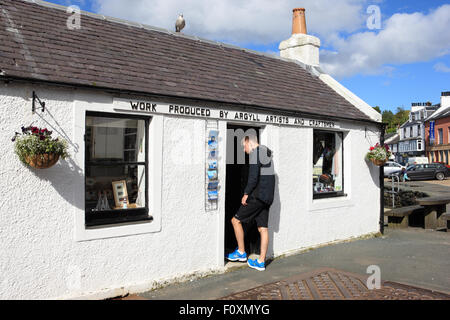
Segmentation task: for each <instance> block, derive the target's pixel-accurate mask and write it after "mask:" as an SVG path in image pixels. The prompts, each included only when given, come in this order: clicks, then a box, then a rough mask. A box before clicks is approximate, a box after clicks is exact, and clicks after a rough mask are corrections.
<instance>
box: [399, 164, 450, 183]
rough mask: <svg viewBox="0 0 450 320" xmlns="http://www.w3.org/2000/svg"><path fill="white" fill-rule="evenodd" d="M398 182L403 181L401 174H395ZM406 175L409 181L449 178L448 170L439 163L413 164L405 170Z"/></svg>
mask: <svg viewBox="0 0 450 320" xmlns="http://www.w3.org/2000/svg"><path fill="white" fill-rule="evenodd" d="M395 174H396V175H398V176H399V178H400V180H403V173H402V172H401V171H400V172H396V173H395ZM406 174H407V175H408V178H409V179H411V180H430V179H438V180H444V179H445V177H449V176H450V169H448V168H447V167H446V166H445V165H443V164H441V163H426V164H414V165H412V166H409V167H408V168H407V169H406Z"/></svg>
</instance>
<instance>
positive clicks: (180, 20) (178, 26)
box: [175, 13, 186, 32]
mask: <svg viewBox="0 0 450 320" xmlns="http://www.w3.org/2000/svg"><path fill="white" fill-rule="evenodd" d="M185 25H186V21H185V20H184V18H183V14H182V13H180V15H179V16H178V19H177V21H176V22H175V32H180V31H181V30H182V29H183V28H184V26H185Z"/></svg>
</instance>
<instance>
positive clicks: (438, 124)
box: [425, 116, 450, 164]
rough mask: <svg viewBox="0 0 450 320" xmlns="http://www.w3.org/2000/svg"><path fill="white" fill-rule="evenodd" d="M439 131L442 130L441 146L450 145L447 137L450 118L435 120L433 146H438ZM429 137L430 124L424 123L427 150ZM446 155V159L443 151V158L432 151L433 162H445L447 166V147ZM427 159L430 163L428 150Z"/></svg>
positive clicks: (449, 148) (448, 150)
mask: <svg viewBox="0 0 450 320" xmlns="http://www.w3.org/2000/svg"><path fill="white" fill-rule="evenodd" d="M439 129H442V137H443V142H442V144H444V145H445V144H447V145H448V144H450V137H449V134H450V133H449V130H450V116H449V117H445V118H441V119H437V120H435V123H434V138H435V140H434V141H435V145H438V144H440V141H439V133H438V132H439V131H438V130H439ZM429 136H430V122H429V121H427V122H425V141H426V145H427V149H428V143H429ZM446 149H447V154H448V156H447V157H446V153H445V151H444V152H443V156H441V154H440V152H439V151H433V153H434V159H433V160H434V161H441V162H446V163H447V164H449V162H450V159H448V158H450V146H448V147H447V148H446ZM427 157H428V160H429V161H430V162H431V161H432V159H431V152H430V151H429V150H427Z"/></svg>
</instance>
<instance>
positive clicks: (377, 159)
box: [366, 143, 392, 166]
mask: <svg viewBox="0 0 450 320" xmlns="http://www.w3.org/2000/svg"><path fill="white" fill-rule="evenodd" d="M391 154H392V153H391V151H390V150H389V147H388V146H387V145H386V144H385V145H384V146H381V145H380V144H379V143H377V144H376V145H375V146H373V147H370V150H369V152H368V153H367V154H366V158H367V159H368V160H370V161H372V163H373V164H374V165H376V166H383V165H384V164H385V163H386V161H388V159H389V157H390V156H391Z"/></svg>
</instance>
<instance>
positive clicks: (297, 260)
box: [126, 179, 450, 300]
mask: <svg viewBox="0 0 450 320" xmlns="http://www.w3.org/2000/svg"><path fill="white" fill-rule="evenodd" d="M385 183H386V185H388V184H389V183H390V182H389V181H388V180H386V181H385ZM400 187H401V188H404V189H411V190H419V191H422V192H426V193H428V194H429V195H430V196H434V195H443V194H444V193H446V194H449V192H450V179H446V180H444V181H439V183H436V182H435V181H408V182H406V183H400ZM236 265H237V266H236ZM373 265H375V266H377V267H379V270H380V273H381V280H382V281H383V282H384V281H388V282H389V281H392V282H395V283H401V284H405V285H409V286H414V287H419V288H424V289H428V290H435V291H438V292H441V293H446V294H450V233H448V232H445V231H434V230H425V229H422V228H407V229H389V228H387V227H386V228H385V234H384V235H382V236H378V237H373V238H369V239H359V240H353V241H349V242H343V243H338V244H333V245H329V246H325V247H320V248H316V249H311V250H309V251H306V252H302V253H299V254H295V255H291V256H288V257H279V258H276V259H274V260H273V261H269V262H268V263H267V265H266V270H265V271H262V272H261V271H256V270H254V269H250V268H248V267H247V265H246V263H242V264H241V266H239V264H238V263H234V264H233V267H232V268H230V269H229V271H228V272H226V273H223V274H218V275H217V274H215V275H211V276H207V277H204V278H200V279H197V280H192V281H187V282H183V283H175V284H170V285H168V286H166V287H163V288H160V289H156V290H152V291H148V292H143V293H140V294H136V295H131V296H129V297H127V298H126V299H150V300H209V299H220V298H223V297H227V296H232V295H236V294H237V293H240V292H244V291H249V290H250V291H251V290H252V289H253V290H255V288H258V287H261V286H264V285H266V286H270V285H271V284H273V283H275V282H277V281H278V282H280V281H283V280H285V279H287V278H289V277H291V278H292V277H299V276H300V277H301V275H302V274H307V273H310V274H311V273H314V272H317V270H322V269H324V268H328V269H331V268H332V269H333V270H338V271H342V272H344V273H345V272H348V273H352V274H356V275H362V276H364V275H365V276H366V277H367V276H368V275H369V274H371V273H370V272H369V271H368V268H369V267H370V266H373ZM369 269H370V268H369Z"/></svg>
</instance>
